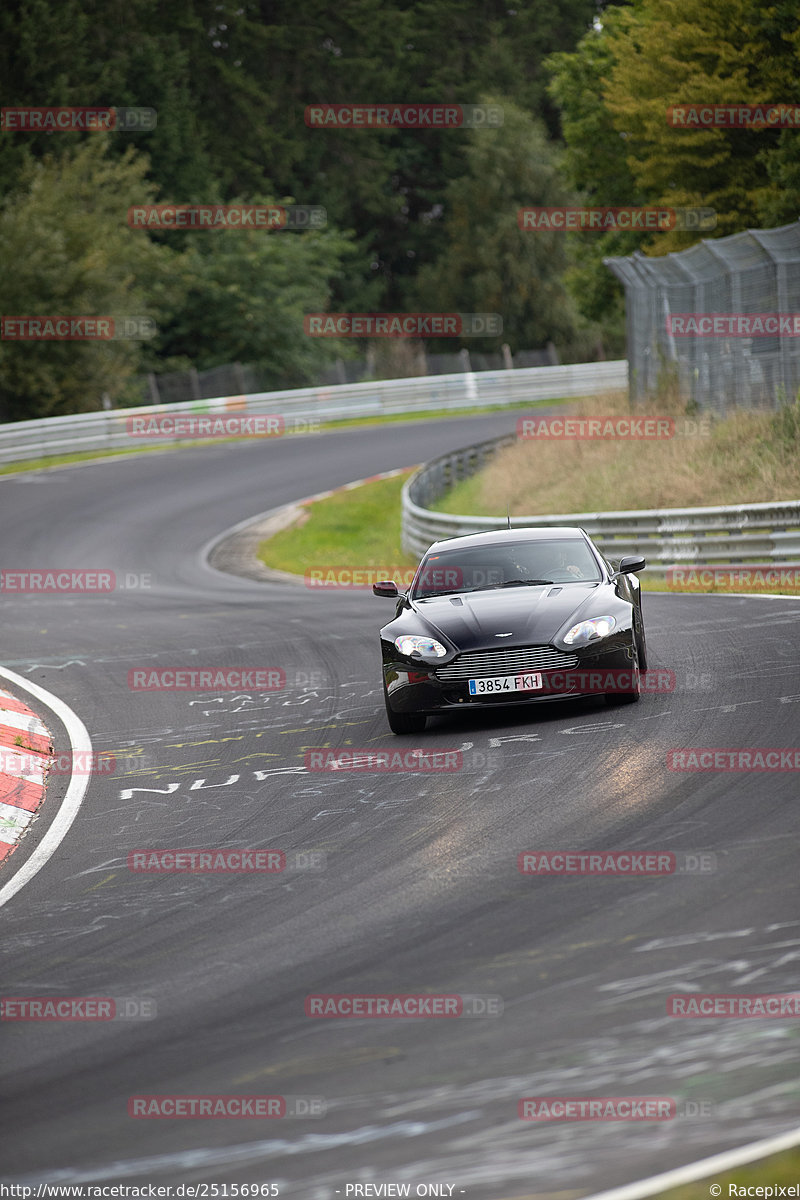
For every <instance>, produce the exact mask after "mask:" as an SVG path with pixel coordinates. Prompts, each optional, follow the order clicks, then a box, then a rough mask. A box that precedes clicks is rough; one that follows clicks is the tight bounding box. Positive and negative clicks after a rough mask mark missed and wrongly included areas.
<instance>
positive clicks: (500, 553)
mask: <svg viewBox="0 0 800 1200" xmlns="http://www.w3.org/2000/svg"><path fill="white" fill-rule="evenodd" d="M601 578H602V577H601V574H600V569H599V567H598V565H597V562H596V560H595V558H594V555H593V554H592V552H591V550H590V549H589V547H588V545H587V544H586V542H585V541H584V540H583V538H554V539H552V540H548V541H535V542H497V543H489V544H487V545H485V546H471V547H464V548H462V549H454V550H446V551H443V552H441V553H435V554H430V555H427V556H426V557H425V558H424V559H423V562H422V564H421V567H420V571H419V574H418V575H417V578H416V582H415V584H414V588H413V591H412V595H413V597H414V599H416V600H424V599H426V598H427V597H430V596H446V595H452V594H453V593H455V592H480V591H486V590H487V589H494V588H514V587H536V586H539V585H542V584H547V583H559V584H561V583H576V582H584V583H586V582H590V583H597V582H599V580H600V579H601Z"/></svg>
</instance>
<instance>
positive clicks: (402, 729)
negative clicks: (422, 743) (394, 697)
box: [383, 684, 427, 736]
mask: <svg viewBox="0 0 800 1200" xmlns="http://www.w3.org/2000/svg"><path fill="white" fill-rule="evenodd" d="M383 701H384V704H385V705H386V720H387V721H388V722H389V728H390V729H391V731H392V733H396V734H398V735H399V736H402V735H403V734H409V733H422V731H423V730H424V728H425V724H426V722H427V717H426V716H425V714H424V713H397V712H395V711H394V709H393V708H392V707H391V706H390V704H389V697H388V696H387V694H386V685H385V684H384V686H383Z"/></svg>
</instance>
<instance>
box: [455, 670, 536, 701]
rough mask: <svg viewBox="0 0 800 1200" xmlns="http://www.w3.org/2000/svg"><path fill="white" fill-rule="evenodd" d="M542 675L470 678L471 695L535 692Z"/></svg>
mask: <svg viewBox="0 0 800 1200" xmlns="http://www.w3.org/2000/svg"><path fill="white" fill-rule="evenodd" d="M541 686H542V677H541V675H540V674H538V673H537V674H535V675H496V676H495V677H494V678H493V679H470V680H469V694H470V696H489V695H496V694H497V693H498V692H535V691H536V690H537V688H540V687H541Z"/></svg>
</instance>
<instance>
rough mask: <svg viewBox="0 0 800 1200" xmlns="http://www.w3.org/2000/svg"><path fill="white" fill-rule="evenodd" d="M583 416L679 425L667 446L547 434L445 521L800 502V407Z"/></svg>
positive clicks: (622, 398) (663, 407)
mask: <svg viewBox="0 0 800 1200" xmlns="http://www.w3.org/2000/svg"><path fill="white" fill-rule="evenodd" d="M569 415H570V416H571V417H573V416H576V417H577V416H582V417H592V416H622V417H631V416H645V417H646V416H653V417H656V418H659V419H664V418H666V419H670V420H673V421H674V422H675V436H673V437H671V438H668V439H660V440H649V441H648V440H641V439H639V440H631V439H628V440H615V441H611V440H608V441H606V440H602V439H600V438H592V439H589V440H578V439H576V438H572V439H562V440H548V439H547V438H546V437H544V435H543V434H537V436H535V437H532V438H529V439H528V440H524V441H517V442H516V443H514V445H512V446H508V447H506V448H504V449H502V450H500V451H499V452H498V453H497V454H496V455H495V457H494V458H493V459H492V460H491V461H490V462H489V463H488V464H487V466H486V467H485V469H484V470H483V471H481V472H479V473H478V474H477V475H473V476H471V477H470V478H469V479H465V480H463V481H462V482H461V483H458V484H456V486H455V487H454V488H452V489H451V490H450V491H449V492H448V493H447V494H446V495H445V496H443V497H442V498H441V499H440V500H439V501H437V503H436V504H435V506H434V507H435V508H436V509H437V510H438V511H439V512H447V513H465V514H466V513H473V514H478V515H483V514H487V513H505V511H506V504H508V505H509V507H510V509H511V513H512V515H516V516H523V515H531V516H535V515H545V514H547V513H585V512H614V511H618V510H630V509H640V508H692V507H695V506H700V507H702V506H706V505H712V504H751V503H758V502H759V501H769V500H790V499H792V498H793V497H800V403H797V402H796V403H794V404H789V405H785V406H784V407H783V408H782V409H781V410H779V411H778V412H777V413H775V412H749V411H748V412H743V411H742V412H739V411H737V412H734V413H732V414H731V415H730V416H729V417H726V418H724V419H722V420H714V419H713V418H710V417H709V416H708V415H703V417H700V416H699V415H693V416H692V415H687V413H686V411H685V408H684V406H683V405H681V404H680V403H678V402H677V401H676V400H674V399H673V400H665V401H663V402H660V403H653V404H651V405H649V406H647V407H642V408H638V407H637V408H636V409H632V408H631V407H630V405H629V403H628V400H627V396H626V395H625V394H624V393H619V392H611V393H608V394H607V395H606V396H604V397H596V398H593V399H591V400H583V401H581V402H580V403H579V404H578V405H576V407H575V408H574V409H573V410H572V411H571V412H570V414H569Z"/></svg>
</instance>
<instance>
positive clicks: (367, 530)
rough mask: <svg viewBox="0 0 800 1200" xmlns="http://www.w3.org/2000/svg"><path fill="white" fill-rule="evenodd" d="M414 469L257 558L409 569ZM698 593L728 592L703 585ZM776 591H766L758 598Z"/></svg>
mask: <svg viewBox="0 0 800 1200" xmlns="http://www.w3.org/2000/svg"><path fill="white" fill-rule="evenodd" d="M410 474H411V472H410V471H406V472H404V473H403V474H402V475H397V476H395V477H394V478H392V479H378V480H376V481H375V482H373V483H366V484H362V485H361V487H357V488H352V489H350V490H349V491H346V492H338V493H336V494H335V495H334V496H331V497H329V498H328V499H327V500H317V501H316V502H315V503H313V504H310V505H309V506H308V509H307V511H308V513H309V516H308V519H307V520H306V521H305V523H304V524H303V525H301V526H297V525H296V526H293V527H292V528H290V529H284V530H282V531H281V532H280V533H277V534H275V536H274V537H271V538H267V539H265V540H264V541H263V542H261V543H260V544H259V547H258V557H259V559H260V560H261V562H262V563H264V565H265V566H267V567H273V568H276V569H278V570H280V571H288V572H290V573H291V574H293V575H305V573H306V572H307V571H310V570H312V569H314V568H317V569H319V568H320V567H343V568H352V569H363V568H365V567H385V568H392V567H411V566H416V563H417V559H416V558H413V557H410V556H409V555H407V554H404V553H403V551H402V549H401V546H400V493H401V491H402V487H403V484H404V482H405V480H406V479H408V477H409V475H410ZM639 579H640V581H641V585H642V591H644V592H673V593H674V594H675V595H678V594H681V593H678V592H677V591H674V590H673V589H672V588H669V587H667V579H666V575H665V574H664V572H663V570H662V571H659V570H658V568H654V569H653V570H652V571H650V570H648V569H645V570H644V571H642V572H641V574H640V575H639ZM697 591H698V592H718V593H719V594H720V595H724V594H726V593H725V589H724V588H714V587H703V588H698V589H697ZM770 592H774V593H777V592H778V589H777V588H774V589H762V590H761V591H760V592H759V593H756V594H765V593H770Z"/></svg>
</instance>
